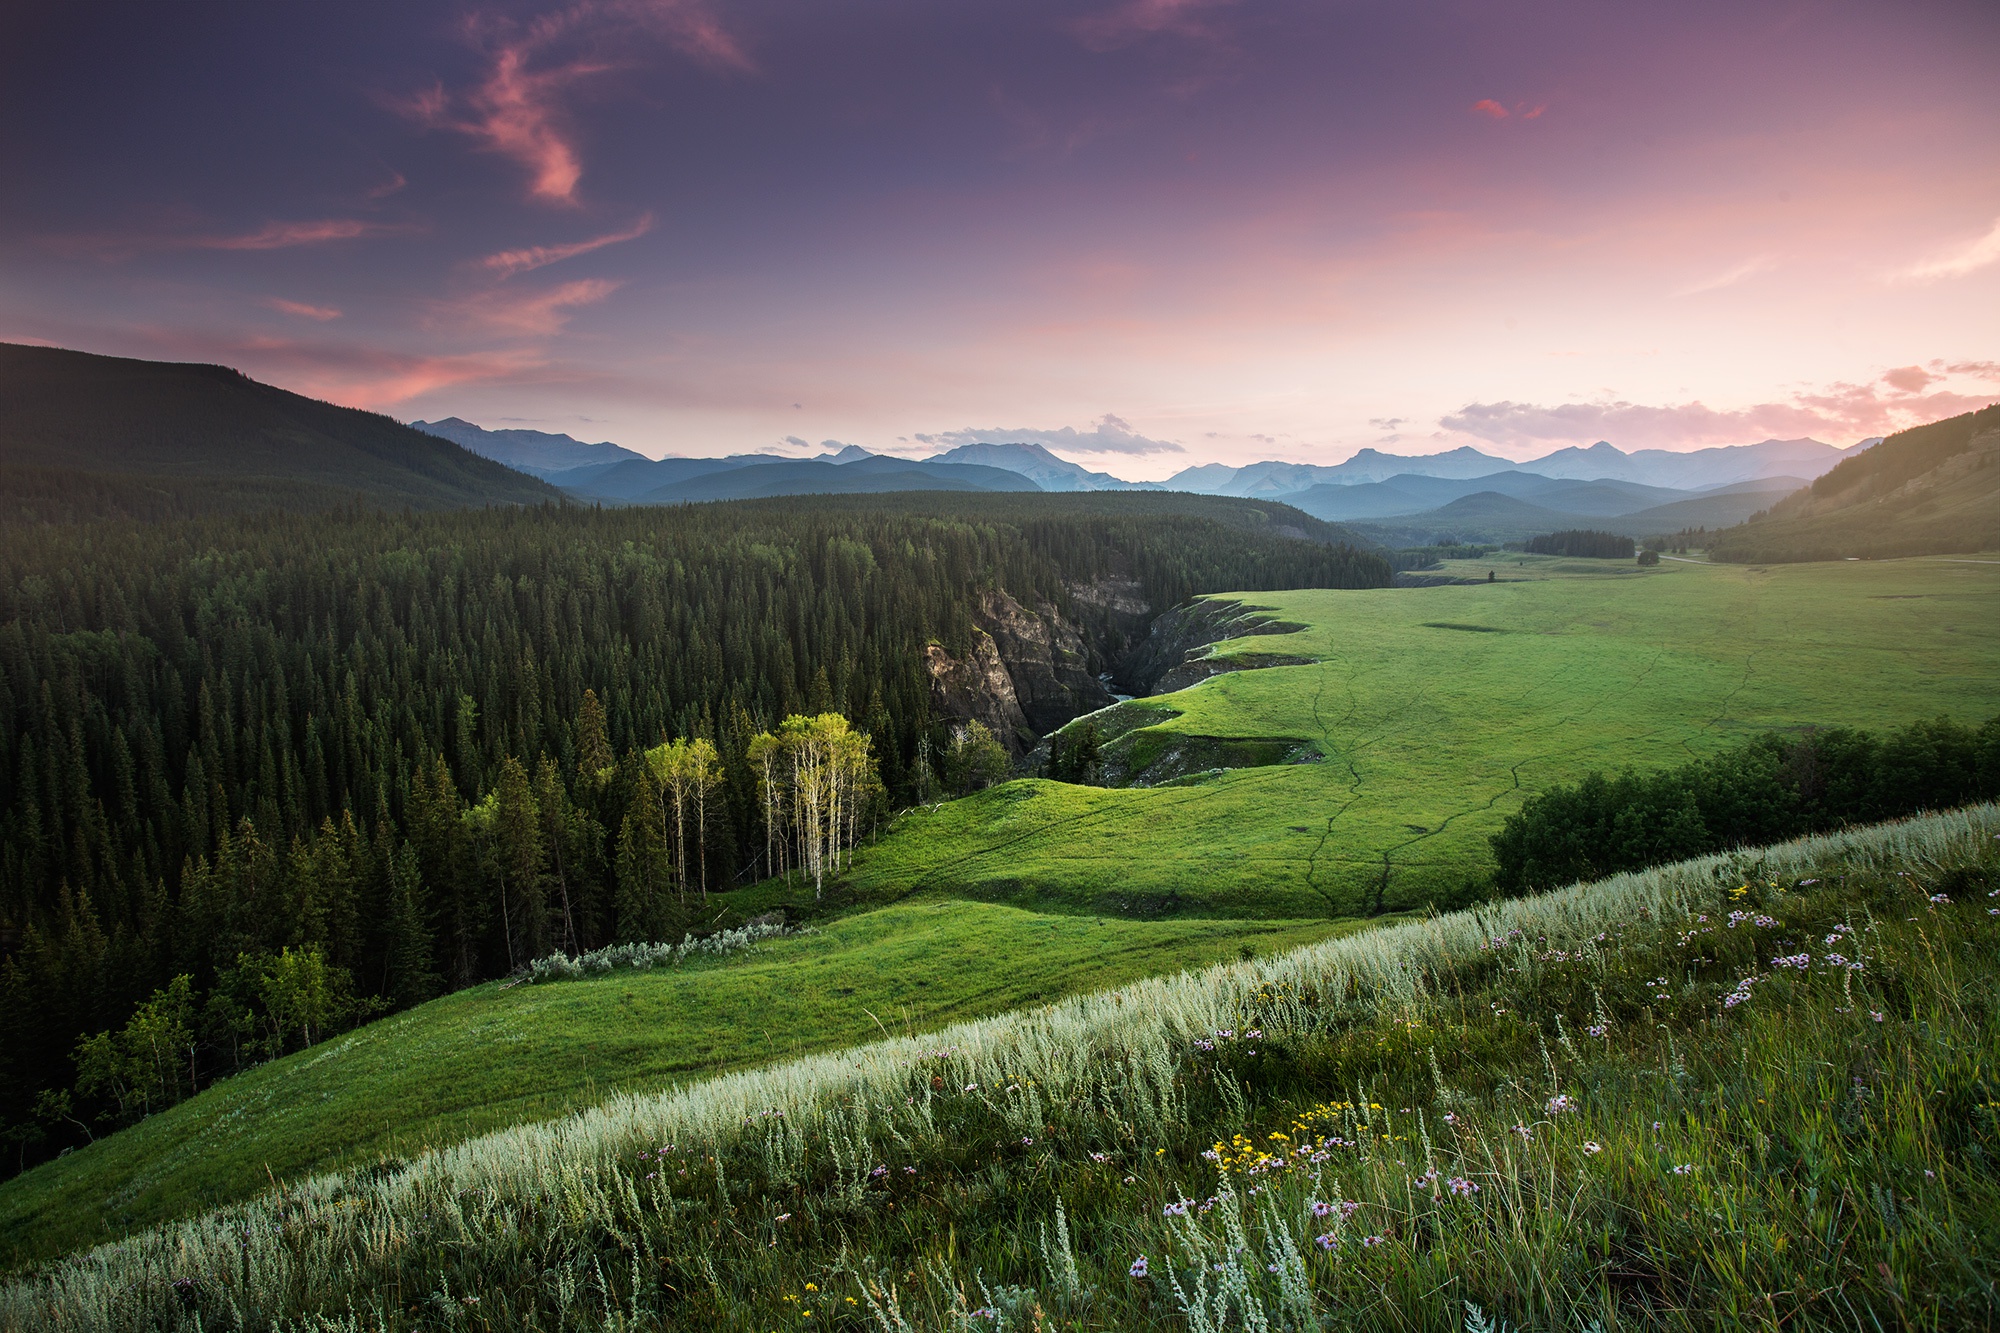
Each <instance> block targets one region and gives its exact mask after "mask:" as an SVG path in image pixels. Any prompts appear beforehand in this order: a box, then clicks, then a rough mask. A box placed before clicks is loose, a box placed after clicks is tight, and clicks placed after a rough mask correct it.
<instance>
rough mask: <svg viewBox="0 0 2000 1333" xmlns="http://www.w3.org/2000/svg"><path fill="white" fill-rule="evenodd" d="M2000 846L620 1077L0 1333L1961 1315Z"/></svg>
mask: <svg viewBox="0 0 2000 1333" xmlns="http://www.w3.org/2000/svg"><path fill="white" fill-rule="evenodd" d="M1996 839H2000V809H1996V808H1995V807H1992V806H1982V807H1977V808H1974V809H1970V810H1964V811H1958V812H1954V813H1949V814H1942V815H1934V816H1926V817H1923V818H1919V819H1914V820H1909V821H1904V822H1901V823H1896V824H1890V825H1882V826H1878V827H1874V828H1869V829H1861V830H1854V831H1849V832H1845V833H1841V834H1834V835H1828V836H1824V837H1816V838H1809V839H1805V840H1802V841H1800V842H1796V843H1791V844H1787V845H1785V846H1782V847H1777V848H1770V849H1764V850H1760V851H1746V852H1740V853H1735V854H1729V855H1722V856H1712V857H1705V858H1701V859H1698V860H1694V861H1688V862H1683V863H1680V864H1677V865H1673V866H1668V867H1665V868H1661V869H1657V870H1652V871H1647V872H1644V873H1638V874H1630V875H1621V876H1618V877H1615V878H1613V879H1609V880H1605V881H1602V882H1600V883H1597V884H1591V885H1580V886H1575V887H1571V888H1568V889H1564V890H1561V891H1559V892H1556V893H1551V894H1546V895H1543V896H1540V897H1537V898H1532V899H1524V900H1517V901H1512V902H1507V903H1501V904H1496V905H1494V906H1491V907H1487V908H1482V909H1478V910H1475V911H1466V912H1458V913H1453V914H1450V915H1447V916H1441V917H1437V918H1434V919H1431V920H1426V921H1420V922H1410V923H1406V924H1402V925H1398V926H1394V927H1389V928H1385V929H1382V930H1378V931H1374V932H1371V933H1368V934H1364V935H1359V936H1353V937H1349V938H1346V939H1342V940H1338V941H1334V942H1330V943H1326V944H1321V945H1315V946H1311V947H1308V948H1305V949H1301V950H1297V951H1295V952H1293V953H1290V954H1286V955H1284V956H1281V957H1276V958H1271V959H1267V960H1251V961H1245V962H1243V963H1239V964H1233V965H1229V966H1224V967H1217V968H1212V969H1208V970H1206V971H1202V972H1198V973H1192V974H1183V975H1181V976H1178V977H1173V978H1165V979H1160V980H1155V981H1148V982H1144V983H1140V984H1137V985H1132V986H1128V987H1125V988H1122V989H1121V990H1118V991H1114V992H1107V993H1101V994H1097V995H1092V996H1087V997H1083V998H1079V999H1076V1000H1072V1001H1068V1002H1065V1003H1061V1004H1057V1005H1053V1006H1050V1007H1048V1008H1044V1009H1038V1010H1033V1011H1025V1012H1021V1013H1016V1014H1011V1015H1008V1016H1005V1017H1002V1018H997V1019H991V1020H987V1021H984V1022H978V1023H969V1024H965V1025H962V1026H959V1027H955V1028H952V1029H949V1030H947V1031H945V1032H942V1033H939V1034H934V1035H932V1036H928V1037H925V1038H922V1039H919V1038H915V1037H911V1038H901V1039H890V1040H885V1041H881V1042H877V1043H874V1044H872V1045H869V1046H865V1047H861V1048H858V1049H855V1050H852V1051H848V1052H844V1053H841V1054H838V1055H830V1056H822V1057H813V1058H808V1059H802V1060H798V1061H795V1062H792V1063H789V1064H786V1065H781V1066H778V1067H775V1068H771V1069H766V1070H761V1071H756V1072H752V1073H744V1074H738V1075H732V1076H728V1077H724V1078H720V1079H716V1080H714V1081H712V1082H709V1083H705V1084H702V1085H699V1086H697V1087H693V1088H690V1089H687V1090H684V1091H681V1092H676V1093H673V1094H670V1095H665V1096H659V1097H631V1096H626V1097H620V1098H616V1099H614V1100H612V1101H610V1102H607V1103H606V1104H605V1105H603V1106H601V1107H599V1108H597V1109H595V1110H592V1111H590V1112H588V1113H585V1114H582V1115H579V1116H576V1117H574V1118H572V1119H569V1120H566V1121H562V1122H558V1123H556V1124H552V1125H541V1126H534V1127H524V1128H521V1129H515V1130H508V1131H503V1132H500V1133H496V1134H492V1135H488V1136H486V1137H484V1138H481V1139H477V1140H473V1141H471V1142H468V1143H465V1144H462V1145H459V1146H457V1147H454V1148H450V1149H445V1150H441V1151H437V1152H434V1153H429V1154H426V1155H424V1156H422V1157H419V1158H417V1159H415V1160H413V1161H410V1162H390V1163H383V1164H381V1165H380V1166H378V1167H376V1168H374V1169H371V1170H367V1171H360V1172H353V1173H346V1174H340V1175H329V1176H324V1177H319V1178H316V1179H313V1180H310V1181H308V1182H305V1183H303V1184H301V1185H298V1186H294V1187H288V1188H286V1189H283V1190H281V1191H278V1192H275V1193H273V1194H271V1195H268V1196H265V1197H263V1198H261V1199H258V1200H256V1201H254V1202H251V1203H247V1204H244V1205H240V1206H237V1207H232V1208H228V1209H223V1210H220V1211H217V1212H214V1213H211V1214H208V1215H206V1216H204V1217H200V1218H196V1219H192V1220H189V1221H187V1222H183V1223H179V1224H175V1225H171V1226H165V1227H160V1228H157V1229H155V1230H153V1231H149V1232H147V1233H144V1234H142V1235H139V1236H135V1237H132V1238H130V1239H127V1240H124V1241H120V1242H117V1243H114V1244H110V1245H105V1246H101V1247H99V1248H97V1249H95V1250H92V1251H90V1252H88V1253H84V1254H80V1255H76V1256H73V1257H71V1258H69V1259H66V1260H62V1261H60V1262H57V1263H54V1264H50V1265H47V1266H44V1267H43V1268H41V1269H39V1270H37V1271H34V1272H32V1273H29V1274H25V1275H22V1276H19V1277H18V1278H17V1279H16V1280H14V1281H13V1282H12V1284H11V1285H9V1286H7V1287H6V1288H5V1289H4V1291H0V1325H4V1326H5V1327H6V1328H8V1329H22V1330H39V1329H77V1330H81V1329H112V1330H122V1329H135V1330H136V1329H155V1328H183V1327H185V1328H194V1327H200V1328H203V1329H207V1330H215V1329H220V1328H236V1327H243V1328H266V1327H305V1326H314V1327H335V1326H338V1327H351V1328H357V1329H358V1328H419V1327H422V1328H430V1327H465V1328H491V1329H501V1328H558V1327H585V1328H596V1327H612V1326H618V1327H626V1326H668V1327H672V1326H681V1325H686V1324H692V1323H703V1324H707V1325H711V1326H714V1327H717V1328H746V1329H748V1328H757V1329H769V1328H771V1327H774V1326H793V1327H808V1326H814V1325H831V1326H834V1327H841V1326H849V1327H876V1328H881V1329H885V1330H897V1329H903V1328H931V1327H938V1328H949V1327H959V1328H982V1329H985V1328H995V1327H1022V1328H1029V1327H1049V1326H1052V1325H1054V1324H1058V1323H1059V1324H1061V1325H1063V1326H1068V1327H1079V1328H1083V1327H1091V1328H1124V1327H1133V1326H1146V1325H1152V1324H1161V1325H1166V1326H1185V1327H1188V1328H1191V1329H1210V1328H1218V1329H1219V1328H1224V1327H1231V1328H1234V1327H1246V1328H1273V1329H1275V1328H1296V1329H1303V1328H1313V1327H1346V1326H1354V1327H1407V1328H1437V1329H1445V1328H1452V1329H1456V1328H1458V1327H1460V1326H1461V1325H1462V1324H1463V1325H1464V1326H1467V1327H1473V1326H1476V1325H1477V1323H1478V1322H1479V1321H1481V1320H1486V1321H1491V1320H1501V1319H1504V1320H1506V1321H1508V1322H1509V1325H1510V1326H1521V1327H1529V1326H1533V1327H1562V1328H1568V1327H1575V1328H1584V1327H1588V1326H1590V1325H1592V1324H1596V1325H1598V1326H1600V1327H1602V1328H1603V1329H1606V1330H1610V1329H1615V1328H1620V1327H1663V1328H1697V1327H1708V1326H1713V1325H1714V1324H1716V1323H1718V1322H1733V1323H1741V1324H1751V1325H1757V1324H1762V1325H1765V1326H1769V1327H1778V1326H1783V1327H1786V1328H1799V1327H1855V1328H1870V1327H1876V1326H1880V1327H1891V1326H1897V1325H1901V1326H1908V1327H1949V1326H1963V1325H1964V1324H1966V1323H1968V1322H1979V1323H1983V1322H1986V1321H1989V1320H1991V1318H1992V1317H1993V1311H1994V1308H1995V1307H1994V1303H1993V1286H1992V1282H1993V1277H1994V1264H1993V1260H1994V1257H1995V1248H1996V1246H1995V1240H1996V1234H2000V1224H1997V1223H1996V1217H2000V1202H1997V1201H2000V1194H1996V1188H1995V1174H1994V1164H1993V1163H1992V1161H1991V1160H1990V1158H1989V1157H1988V1155H1987V1154H1988V1153H1989V1152H1990V1151H1992V1150H1994V1149H1993V1148H1990V1147H1989V1144H1993V1143H1994V1140H1993V1138H1992V1134H1993V1130H1994V1124H1993V1112H1994V1110H1995V1109H1996V1107H2000V1094H1996V1092H1995V1090H1994V1089H1992V1088H1990V1087H1989V1086H1988V1085H1987V1083H1986V1082H1985V1080H1986V1078H1987V1071H1988V1069H1989V1068H1990V1067H1991V1065H1992V1063H1993V1061H1994V1060H1995V1059H2000V1051H1996V1050H1995V1049H1994V1043H1993V1037H1992V1024H1991V1018H1992V1009H1993V1007H1994V1004H1995V990H1994V968H1993V963H1994V960H1995V954H1996V943H2000V924H1996V922H2000V917H1995V916H1989V915H1988V914H1987V905H1986V901H1985V899H1984V897H1983V896H1982V897H1980V898H1979V900H1978V903H1977V904H1976V905H1975V904H1972V903H1970V902H1968V901H1967V895H1968V894H1969V893H1971V892H1972V890H1973V888H1974V887H1976V886H1979V885H1984V884H1987V881H1988V880H1989V879H1991V875H1992V868H1993V865H1994V850H1993V849H1994V848H1995V846H1996ZM1940 885H1943V886H1944V887H1943V888H1940V887H1938V886H1940ZM1913 886H1921V887H1913ZM1988 887H1992V888H1995V889H2000V880H1992V883H1991V884H1990V885H1988ZM1978 891H1979V892H1980V893H1981V894H1983V893H1984V892H1985V889H1984V888H1980V889H1979V890H1978ZM1933 893H1936V894H1938V895H1940V896H1941V897H1943V898H1947V899H1950V900H1951V901H1949V902H1934V901H1932V894H1933ZM1995 901H1996V902H2000V899H1996V900H1995ZM1732 911H1734V912H1736V913H1737V914H1738V915H1739V916H1740V917H1741V918H1742V919H1741V921H1740V922H1739V923H1738V924H1736V925H1730V924H1727V923H1728V922H1729V916H1728V913H1730V912H1732ZM1906 918H1907V919H1906ZM1759 922H1768V923H1769V924H1759ZM1829 935H1831V936H1834V937H1835V939H1836V941H1849V942H1848V943H1845V944H1839V943H1836V944H1822V943H1821V942H1820V941H1822V940H1824V939H1826V938H1827V937H1828V936H1829ZM1802 953H1803V954H1807V955H1808V956H1809V959H1810V961H1809V962H1808V964H1807V965H1805V966H1804V967H1803V968H1802V969H1801V968H1799V967H1794V966H1791V965H1790V964H1788V963H1780V962H1777V961H1774V960H1779V959H1789V958H1796V957H1797V956H1799V955H1800V954H1802ZM1830 954H1831V955H1835V956H1838V957H1839V958H1840V959H1841V960H1842V961H1841V963H1840V964H1838V965H1835V964H1830V963H1828V962H1826V958H1827V957H1828V956H1829V955H1830ZM1856 961H1859V962H1861V963H1862V967H1861V969H1860V970H1858V971H1857V970H1853V969H1852V968H1850V967H1849V966H1848V964H1849V963H1852V962H1856ZM1745 978H1755V979H1754V980H1749V981H1746V980H1745ZM1738 992H1745V993H1748V994H1749V995H1750V997H1751V998H1750V1000H1749V1001H1748V1002H1737V1003H1729V1002H1728V997H1729V996H1730V995H1733V994H1736V993H1738ZM1878 1014H1879V1015H1880V1019H1879V1021H1878V1019H1877V1018H1876V1015H1878ZM1863 1089H1865V1093H1864V1092H1863V1091H1862V1090H1863ZM1273 1135H1283V1136H1285V1137H1282V1138H1273V1137H1272V1136H1273ZM1996 1146H2000V1145H1996ZM1676 1167H1685V1168H1687V1170H1685V1171H1680V1172H1676V1171H1675V1169H1674V1168H1676ZM1926 1172H1928V1173H1929V1174H1928V1175H1926V1174H1923V1173H1926ZM1315 1205H1319V1207H1318V1208H1315ZM1142 1259H1143V1260H1144V1262H1143V1263H1142V1262H1140V1261H1141V1260H1142ZM1468 1302H1470V1303H1472V1304H1473V1305H1476V1306H1478V1307H1479V1310H1480V1313H1479V1314H1478V1315H1477V1316H1476V1317H1475V1316H1474V1315H1473V1314H1472V1312H1471V1310H1470V1309H1469V1307H1468V1305H1467V1303H1468ZM807 1311H811V1314H810V1315H807V1314H806V1312H807ZM779 1320H782V1321H784V1325H778V1324H775V1323H774V1321H779Z"/></svg>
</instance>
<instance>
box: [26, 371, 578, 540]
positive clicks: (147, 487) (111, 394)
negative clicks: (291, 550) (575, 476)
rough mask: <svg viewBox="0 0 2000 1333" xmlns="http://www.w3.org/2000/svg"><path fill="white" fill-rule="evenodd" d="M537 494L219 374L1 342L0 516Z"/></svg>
mask: <svg viewBox="0 0 2000 1333" xmlns="http://www.w3.org/2000/svg"><path fill="white" fill-rule="evenodd" d="M557 494H558V492H556V491H555V490H554V488H552V487H550V486H549V485H548V484H547V483H545V482H542V481H539V480H537V479H535V478H532V477H528V476H524V475H523V474H521V473H519V472H516V471H514V470H512V469H511V468H507V467H503V466H502V465H501V464H499V463H495V462H493V461H491V460H490V459H485V458H481V457H479V456H478V455H476V454H473V453H471V452H469V451H467V450H466V449H464V448H461V447H460V446H459V445H457V444H454V443H452V442H451V441H449V440H444V439H440V438H438V437H437V436H435V435H427V434H425V433H424V432H422V431H418V430H412V429H410V428H409V427H408V426H405V425H402V424H400V423H399V422H396V421H392V420H390V419H389V418H388V417H385V416H379V415H377V414H375V413H373V412H362V411H357V410H355V409H354V408H349V407H335V406H334V405H333V404H331V403H323V402H319V401H317V400H315V399H311V398H306V397H302V396H301V395H299V394H295V393H288V392H286V391H285V390H283V389H278V388H274V387H272V386H271V385H268V384H260V383H258V382H257V381H256V380H253V379H251V378H249V377H248V376H246V375H244V374H242V373H241V372H239V371H235V370H231V369H229V368H228V367H226V366H208V365H195V364H182V363H175V362H164V361H135V360H128V359H126V358H122V357H110V356H93V355H91V354H89V353H86V352H72V351H66V350H64V349H61V348H55V347H24V346H18V345H14V344H0V517H4V518H5V519H6V520H7V521H9V522H17V523H18V522H50V521H63V520H68V519H75V518H95V517H102V516H118V517H133V518H175V517H186V516H193V515H199V514H204V513H243V512H254V511H259V510H268V509H273V508H287V509H328V508H332V507H333V506H336V505H339V504H342V503H350V502H352V501H354V500H355V499H356V498H361V499H363V500H365V501H367V502H371V503H376V504H389V505H394V506H398V507H400V506H404V505H410V506H415V507H417V508H444V507H456V506H464V505H484V504H539V503H544V502H546V501H549V500H552V499H554V498H556V496H557Z"/></svg>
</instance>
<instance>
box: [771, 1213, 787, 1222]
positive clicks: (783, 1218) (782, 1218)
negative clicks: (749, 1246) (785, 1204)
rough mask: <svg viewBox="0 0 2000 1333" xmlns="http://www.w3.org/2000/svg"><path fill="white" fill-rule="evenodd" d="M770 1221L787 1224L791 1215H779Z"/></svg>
mask: <svg viewBox="0 0 2000 1333" xmlns="http://www.w3.org/2000/svg"><path fill="white" fill-rule="evenodd" d="M771 1220H772V1221H773V1222H789V1221H791V1220H792V1215H791V1214H790V1213H779V1214H778V1215H777V1216H776V1217H774V1218H772V1219H771Z"/></svg>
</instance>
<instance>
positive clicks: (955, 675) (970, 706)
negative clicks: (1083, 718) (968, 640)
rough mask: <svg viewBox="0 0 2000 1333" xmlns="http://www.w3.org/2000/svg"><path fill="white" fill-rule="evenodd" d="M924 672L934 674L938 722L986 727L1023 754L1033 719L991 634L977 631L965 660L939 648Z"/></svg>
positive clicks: (929, 652) (929, 653) (927, 653)
mask: <svg viewBox="0 0 2000 1333" xmlns="http://www.w3.org/2000/svg"><path fill="white" fill-rule="evenodd" d="M924 666H925V667H926V668H927V669H928V670H929V671H930V675H931V705H932V707H933V708H934V709H936V711H937V714H938V716H940V717H944V718H949V719H950V720H952V721H954V722H981V723H984V724H985V726H986V729H987V730H988V731H990V732H992V733H993V734H994V735H995V736H997V737H999V739H1000V743H1001V744H1003V745H1005V746H1007V747H1008V748H1009V749H1010V750H1016V751H1018V750H1019V749H1021V748H1022V747H1021V740H1020V735H1021V733H1022V732H1023V731H1025V730H1026V729H1027V726H1028V719H1027V715H1026V714H1024V713H1023V712H1022V711H1021V701H1020V697H1019V696H1018V695H1016V694H1015V693H1014V678H1013V677H1012V676H1010V675H1008V674H1007V667H1006V665H1005V664H1004V663H1003V662H1001V660H1000V652H999V649H997V648H996V647H994V644H993V636H992V635H991V634H988V633H987V632H986V631H985V630H982V629H975V630H973V631H972V651H971V652H969V653H967V654H966V655H965V656H964V657H953V656H952V655H951V654H950V653H948V652H946V651H945V650H944V648H943V647H942V646H941V645H939V644H935V643H934V644H932V645H931V646H930V647H929V648H927V649H925V650H924Z"/></svg>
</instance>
